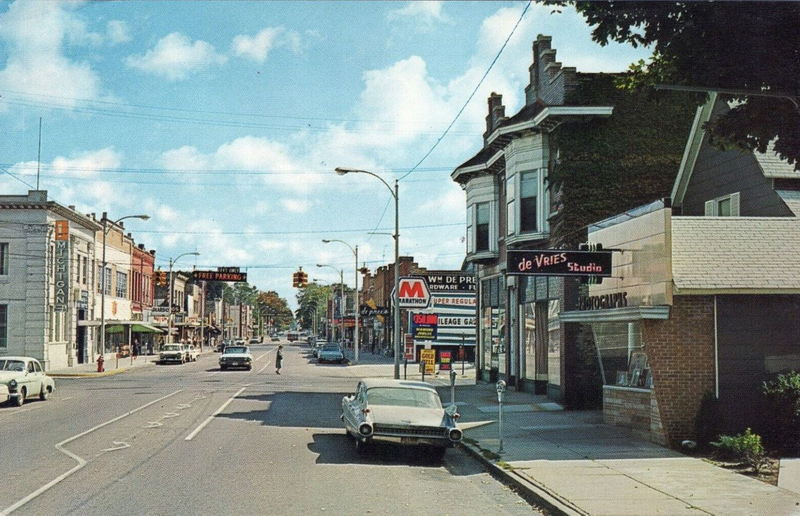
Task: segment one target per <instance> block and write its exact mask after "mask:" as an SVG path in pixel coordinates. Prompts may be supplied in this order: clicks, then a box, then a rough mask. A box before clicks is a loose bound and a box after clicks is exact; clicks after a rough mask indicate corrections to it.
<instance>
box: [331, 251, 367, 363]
mask: <svg viewBox="0 0 800 516" xmlns="http://www.w3.org/2000/svg"><path fill="white" fill-rule="evenodd" d="M322 242H323V243H325V244H330V243H331V242H339V243H340V244H344V245H346V246H347V247H348V248H349V249H350V251H351V252H352V253H353V255H354V256H355V257H356V268H355V281H356V288H355V290H354V291H353V297H354V298H355V302H354V303H353V306H354V307H355V311H356V327H355V331H354V332H353V340H354V341H355V343H354V346H353V348H354V349H355V351H354V353H355V355H354V356H355V358H354V359H353V361H354V362H355V363H358V347H359V345H360V344H361V340H360V337H361V332H360V331H359V327H358V315H359V314H358V312H359V305H358V246H355V248H353V246H351V245H350V244H348V243H347V242H345V241H344V240H336V239H333V240H327V239H323V240H322Z"/></svg>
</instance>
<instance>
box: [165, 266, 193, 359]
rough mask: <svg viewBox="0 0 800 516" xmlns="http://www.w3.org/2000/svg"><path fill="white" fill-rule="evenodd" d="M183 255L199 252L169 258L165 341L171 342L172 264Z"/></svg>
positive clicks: (173, 282) (173, 284) (173, 283)
mask: <svg viewBox="0 0 800 516" xmlns="http://www.w3.org/2000/svg"><path fill="white" fill-rule="evenodd" d="M183 256H200V253H198V252H195V251H192V252H190V253H183V254H179V255H178V256H177V257H175V258H170V259H169V293H167V300H168V301H167V304H168V305H169V316H168V317H167V321H168V326H167V328H168V333H167V343H168V344H172V289H173V288H174V286H175V281H174V280H173V278H172V266H173V265H174V264H175V262H177V261H178V260H179V259H180V258H181V257H183Z"/></svg>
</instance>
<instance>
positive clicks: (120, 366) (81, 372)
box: [47, 353, 158, 378]
mask: <svg viewBox="0 0 800 516" xmlns="http://www.w3.org/2000/svg"><path fill="white" fill-rule="evenodd" d="M103 358H104V360H105V363H104V364H103V367H104V369H105V371H104V372H102V373H98V372H97V363H95V362H92V363H89V364H75V365H74V366H73V367H65V368H63V369H52V370H50V371H47V375H48V376H52V377H53V378H97V377H103V376H113V375H115V374H120V373H124V372H125V371H127V370H129V369H132V368H136V367H144V366H149V365H153V364H155V363H156V362H157V361H158V355H140V356H138V357H136V359H135V360H131V357H129V356H128V357H124V358H120V359H119V362H117V359H116V357H115V356H114V353H108V354H106V355H104V357H103Z"/></svg>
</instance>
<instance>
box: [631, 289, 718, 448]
mask: <svg viewBox="0 0 800 516" xmlns="http://www.w3.org/2000/svg"><path fill="white" fill-rule="evenodd" d="M644 323H645V324H644V329H643V335H642V337H643V340H644V343H645V350H646V352H647V360H648V364H649V366H650V370H651V373H652V375H653V385H654V389H655V395H656V401H657V404H658V409H659V410H658V412H659V413H660V416H661V420H660V422H661V426H662V427H663V431H664V435H665V438H666V443H667V444H669V445H672V446H677V445H678V444H679V443H680V441H682V440H683V439H692V438H694V424H695V417H696V416H697V410H698V409H699V407H700V401H701V400H702V398H703V394H704V393H705V392H708V391H713V389H714V368H715V363H714V300H713V297H712V296H675V297H674V302H673V305H672V309H671V311H670V318H669V319H668V320H666V321H656V320H646V321H644Z"/></svg>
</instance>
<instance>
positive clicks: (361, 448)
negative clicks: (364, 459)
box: [354, 438, 369, 455]
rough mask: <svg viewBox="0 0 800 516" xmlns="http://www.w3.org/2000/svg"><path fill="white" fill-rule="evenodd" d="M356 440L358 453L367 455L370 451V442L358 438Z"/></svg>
mask: <svg viewBox="0 0 800 516" xmlns="http://www.w3.org/2000/svg"><path fill="white" fill-rule="evenodd" d="M354 440H355V442H356V453H358V454H359V455H365V454H366V453H367V452H368V451H369V444H367V443H366V442H364V441H362V440H361V439H358V438H356V439H354Z"/></svg>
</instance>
